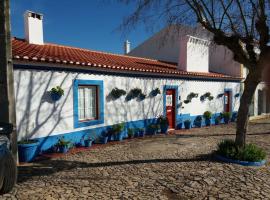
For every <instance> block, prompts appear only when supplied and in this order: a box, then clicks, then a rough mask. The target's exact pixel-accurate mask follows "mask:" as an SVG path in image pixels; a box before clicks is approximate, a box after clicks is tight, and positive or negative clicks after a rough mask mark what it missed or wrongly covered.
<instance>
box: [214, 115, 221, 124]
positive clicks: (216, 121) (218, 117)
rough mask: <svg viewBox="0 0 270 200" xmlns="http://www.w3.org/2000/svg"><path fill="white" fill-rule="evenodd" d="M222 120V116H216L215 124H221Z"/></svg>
mask: <svg viewBox="0 0 270 200" xmlns="http://www.w3.org/2000/svg"><path fill="white" fill-rule="evenodd" d="M220 121H221V117H220V116H217V117H215V125H219V124H220Z"/></svg>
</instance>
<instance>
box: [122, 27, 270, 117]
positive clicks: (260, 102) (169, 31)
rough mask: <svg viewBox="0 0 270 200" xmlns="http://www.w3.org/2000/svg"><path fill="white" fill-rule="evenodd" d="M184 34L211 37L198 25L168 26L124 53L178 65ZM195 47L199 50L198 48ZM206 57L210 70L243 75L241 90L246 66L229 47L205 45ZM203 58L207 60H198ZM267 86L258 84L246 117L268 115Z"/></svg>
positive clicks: (182, 52) (246, 71)
mask: <svg viewBox="0 0 270 200" xmlns="http://www.w3.org/2000/svg"><path fill="white" fill-rule="evenodd" d="M186 35H192V36H195V37H199V38H202V39H204V40H208V41H211V40H212V37H213V36H212V34H211V33H209V32H208V31H206V30H205V29H203V28H202V27H201V26H200V25H198V26H197V27H196V28H191V27H186V26H181V27H179V26H170V27H166V28H164V29H162V30H161V31H159V32H158V33H156V34H154V35H153V36H152V37H150V38H149V39H147V40H146V41H144V42H143V43H142V44H140V45H139V46H137V47H135V48H134V49H132V50H131V51H129V52H128V53H127V55H131V56H139V57H145V58H152V59H158V60H163V61H168V62H174V63H178V65H182V63H183V61H185V58H186V56H187V55H186V54H185V52H186V47H185V45H184V44H186V43H185V42H184V43H183V41H185V39H186ZM197 50H198V51H201V50H200V49H199V48H198V49H197ZM194 54H196V52H194V50H192V52H191V55H192V57H193V58H194V57H195V58H196V56H194ZM191 55H190V56H191ZM197 56H198V55H197ZM194 60H195V61H196V60H197V62H201V61H200V59H193V62H194ZM207 60H208V62H209V63H208V66H209V71H211V72H217V73H222V74H226V75H230V76H234V77H243V80H242V85H241V92H242V91H243V89H244V84H243V82H244V79H245V77H246V76H247V73H248V70H247V69H246V68H245V67H244V66H243V65H241V64H239V63H237V62H235V61H234V60H233V53H232V52H231V51H230V50H229V49H227V48H226V47H225V46H221V45H215V44H213V43H212V44H210V45H209V58H208V59H207ZM206 62H207V61H204V62H201V63H206ZM194 64H195V65H192V66H198V67H200V68H201V65H199V64H198V63H194ZM267 88H268V87H267V85H266V83H265V82H264V81H262V82H261V83H260V84H259V85H258V87H257V89H256V91H255V94H254V97H253V100H252V104H251V106H250V111H249V115H250V119H254V118H258V117H264V116H269V115H270V99H269V97H270V95H269V91H268V89H267Z"/></svg>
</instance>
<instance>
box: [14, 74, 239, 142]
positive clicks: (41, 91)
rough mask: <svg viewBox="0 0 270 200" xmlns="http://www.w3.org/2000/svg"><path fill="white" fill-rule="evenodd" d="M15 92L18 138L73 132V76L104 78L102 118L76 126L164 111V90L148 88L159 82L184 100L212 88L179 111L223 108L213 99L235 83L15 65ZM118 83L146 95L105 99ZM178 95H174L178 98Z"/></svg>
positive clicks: (236, 85)
mask: <svg viewBox="0 0 270 200" xmlns="http://www.w3.org/2000/svg"><path fill="white" fill-rule="evenodd" d="M14 79H15V92H16V110H17V112H16V116H17V129H18V135H19V137H18V139H21V138H23V137H25V136H26V135H27V136H31V137H32V138H39V137H46V136H49V135H50V136H51V135H57V134H63V133H69V132H73V131H75V130H74V126H73V124H74V122H73V81H74V79H84V80H103V81H104V98H105V99H104V102H105V105H104V107H105V110H104V112H105V118H104V120H105V123H104V124H100V125H95V126H90V127H84V128H78V129H76V131H78V130H83V129H89V128H95V127H100V126H105V125H111V124H114V123H118V122H121V121H136V120H142V119H147V118H153V117H156V116H158V115H160V114H163V95H158V96H156V97H154V98H150V97H148V95H149V93H150V92H151V91H152V90H153V89H155V88H156V87H159V88H160V90H161V92H163V86H164V85H178V86H179V91H178V92H179V94H180V98H181V101H184V100H185V99H186V96H187V95H188V94H189V93H190V92H195V93H199V96H200V95H202V94H204V93H206V92H211V93H212V95H213V96H214V100H213V101H211V102H209V101H207V100H206V101H205V102H204V103H202V102H200V100H199V98H197V99H193V100H192V102H191V103H190V104H187V105H186V104H183V106H184V108H180V109H179V110H178V114H181V113H182V114H187V113H190V114H191V115H199V114H202V113H203V112H204V111H206V110H211V111H212V112H222V111H223V98H220V99H218V98H216V97H217V95H218V94H220V93H223V92H224V88H230V89H232V90H233V95H234V94H235V93H238V92H239V89H240V84H239V83H229V82H210V81H208V82H206V81H184V80H172V79H160V78H155V79H154V78H132V77H120V76H112V75H97V74H86V73H73V72H56V71H37V70H26V69H25V70H22V69H16V70H15V72H14ZM58 85H60V86H61V87H62V88H63V89H64V91H65V95H64V96H63V97H62V98H61V99H60V100H59V101H57V102H52V101H51V99H50V96H49V91H50V90H51V88H52V87H55V86H58ZM114 87H118V88H121V89H124V90H126V91H127V92H128V91H129V90H130V89H132V88H135V87H138V88H141V89H142V91H143V92H144V93H145V94H147V98H146V99H145V100H143V101H141V102H138V101H136V100H131V101H129V102H126V101H125V99H124V97H121V99H118V100H115V101H108V100H106V97H107V95H108V94H109V93H110V91H111V90H112V89H113V88H114ZM178 98H179V97H178ZM233 100H234V101H233V108H234V110H235V111H236V110H237V109H238V104H239V101H238V99H235V98H233Z"/></svg>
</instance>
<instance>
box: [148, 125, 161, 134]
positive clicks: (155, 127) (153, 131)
mask: <svg viewBox="0 0 270 200" xmlns="http://www.w3.org/2000/svg"><path fill="white" fill-rule="evenodd" d="M158 128H159V127H158V125H157V124H149V125H148V126H147V132H148V134H150V135H155V134H157V131H158Z"/></svg>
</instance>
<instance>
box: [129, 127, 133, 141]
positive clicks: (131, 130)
mask: <svg viewBox="0 0 270 200" xmlns="http://www.w3.org/2000/svg"><path fill="white" fill-rule="evenodd" d="M133 137H134V129H133V128H129V129H128V138H129V139H131V138H133Z"/></svg>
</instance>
